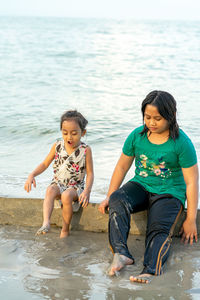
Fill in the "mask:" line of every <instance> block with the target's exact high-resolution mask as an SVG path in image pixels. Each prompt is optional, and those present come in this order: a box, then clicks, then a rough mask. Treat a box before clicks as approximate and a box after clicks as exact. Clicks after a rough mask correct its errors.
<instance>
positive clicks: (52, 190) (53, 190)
mask: <svg viewBox="0 0 200 300" xmlns="http://www.w3.org/2000/svg"><path fill="white" fill-rule="evenodd" d="M46 193H47V194H48V195H52V194H54V195H59V188H58V187H57V185H55V184H54V185H49V186H48V187H47V190H46Z"/></svg>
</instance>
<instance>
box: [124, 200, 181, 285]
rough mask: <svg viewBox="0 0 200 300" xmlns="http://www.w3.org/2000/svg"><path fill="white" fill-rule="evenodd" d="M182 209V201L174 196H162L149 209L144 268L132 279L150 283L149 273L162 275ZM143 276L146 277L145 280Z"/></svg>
mask: <svg viewBox="0 0 200 300" xmlns="http://www.w3.org/2000/svg"><path fill="white" fill-rule="evenodd" d="M181 211H182V204H181V202H180V201H179V200H178V199H176V198H173V197H163V195H162V196H161V198H160V199H158V200H157V201H156V202H154V203H153V204H152V206H151V207H150V209H149V215H148V222H147V233H146V242H145V247H146V250H145V254H144V269H143V271H142V273H141V275H140V276H138V277H135V278H134V277H132V276H131V278H130V279H131V280H132V281H137V282H141V283H148V279H146V278H147V275H148V276H150V275H161V273H162V267H163V265H164V263H165V261H166V260H167V258H168V256H169V249H170V245H171V241H172V239H171V238H172V234H173V230H174V227H175V225H176V223H177V220H178V218H179V216H180V214H181ZM143 278H145V279H144V280H143Z"/></svg>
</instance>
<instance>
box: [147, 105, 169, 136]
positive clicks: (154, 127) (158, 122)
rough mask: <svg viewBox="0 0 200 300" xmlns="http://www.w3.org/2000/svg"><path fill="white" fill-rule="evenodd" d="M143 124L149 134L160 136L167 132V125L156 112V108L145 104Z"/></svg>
mask: <svg viewBox="0 0 200 300" xmlns="http://www.w3.org/2000/svg"><path fill="white" fill-rule="evenodd" d="M144 122H145V124H146V126H147V128H148V129H149V131H150V132H151V133H158V134H162V133H165V132H167V131H169V123H168V121H167V120H166V119H164V118H163V117H162V116H161V115H160V114H159V112H158V109H157V107H156V106H154V105H151V104H147V106H146V108H145V112H144Z"/></svg>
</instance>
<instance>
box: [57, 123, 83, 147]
mask: <svg viewBox="0 0 200 300" xmlns="http://www.w3.org/2000/svg"><path fill="white" fill-rule="evenodd" d="M85 132H86V130H84V131H83V132H82V130H81V128H80V126H79V125H78V123H77V122H75V121H73V120H70V121H64V122H63V123H62V136H63V139H64V142H65V144H67V146H69V147H70V148H76V147H78V146H79V144H80V140H81V137H82V136H84V135H85Z"/></svg>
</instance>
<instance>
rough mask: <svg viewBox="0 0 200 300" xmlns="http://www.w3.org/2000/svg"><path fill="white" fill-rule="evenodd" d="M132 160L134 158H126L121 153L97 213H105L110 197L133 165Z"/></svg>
mask: <svg viewBox="0 0 200 300" xmlns="http://www.w3.org/2000/svg"><path fill="white" fill-rule="evenodd" d="M133 160H134V156H127V155H125V154H123V153H122V154H121V156H120V158H119V160H118V163H117V165H116V167H115V169H114V172H113V175H112V178H111V181H110V186H109V189H108V193H107V197H106V199H105V200H103V201H102V202H101V204H100V205H99V211H100V212H101V213H102V214H104V213H105V209H106V207H108V203H109V197H110V195H111V194H112V193H113V192H114V191H116V190H117V189H118V188H119V187H120V185H121V183H122V181H123V180H124V177H125V176H126V173H127V172H128V170H129V169H130V167H131V165H132V163H133Z"/></svg>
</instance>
